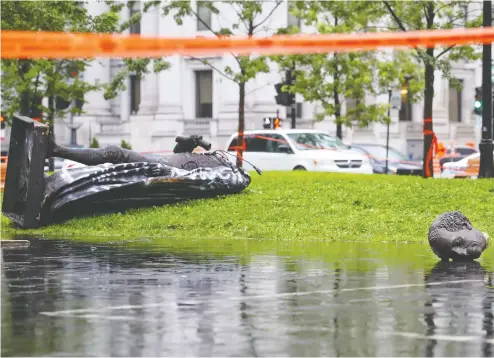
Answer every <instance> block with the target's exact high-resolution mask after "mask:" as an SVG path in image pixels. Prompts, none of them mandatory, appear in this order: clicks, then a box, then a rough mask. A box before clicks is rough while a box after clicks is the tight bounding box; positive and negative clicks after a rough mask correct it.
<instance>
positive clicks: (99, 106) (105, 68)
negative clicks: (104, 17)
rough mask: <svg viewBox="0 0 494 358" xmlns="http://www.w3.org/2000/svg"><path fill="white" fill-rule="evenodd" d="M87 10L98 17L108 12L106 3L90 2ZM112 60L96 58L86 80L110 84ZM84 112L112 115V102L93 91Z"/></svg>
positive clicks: (87, 96) (88, 69)
mask: <svg viewBox="0 0 494 358" xmlns="http://www.w3.org/2000/svg"><path fill="white" fill-rule="evenodd" d="M86 6H87V9H88V12H89V14H90V15H92V16H98V15H101V14H102V13H104V12H106V11H108V7H107V5H106V4H105V2H104V1H95V2H89V3H88V4H87V5H86ZM110 71H111V69H110V59H109V58H96V59H94V60H93V61H92V62H91V64H90V65H89V66H88V67H87V68H86V70H85V71H84V80H85V81H86V82H88V83H90V84H96V83H108V82H110V79H111V78H110ZM85 100H86V104H85V106H84V111H85V112H86V114H87V115H102V116H105V115H111V105H110V101H107V100H105V99H104V97H103V91H91V92H88V93H87V94H86V96H85Z"/></svg>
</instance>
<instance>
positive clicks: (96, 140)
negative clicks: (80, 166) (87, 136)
mask: <svg viewBox="0 0 494 358" xmlns="http://www.w3.org/2000/svg"><path fill="white" fill-rule="evenodd" d="M89 148H99V142H98V139H97V138H96V137H93V140H92V141H91V144H90V145H89Z"/></svg>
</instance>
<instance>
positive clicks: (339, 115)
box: [272, 1, 422, 138]
mask: <svg viewBox="0 0 494 358" xmlns="http://www.w3.org/2000/svg"><path fill="white" fill-rule="evenodd" d="M291 4H292V6H291V9H290V12H291V13H292V14H293V15H295V16H297V17H299V18H301V19H302V20H303V21H304V23H305V24H307V25H309V26H312V27H314V28H315V29H316V30H317V32H318V33H320V34H337V33H365V32H374V31H376V30H377V28H376V26H375V24H376V23H378V22H379V20H380V19H381V17H382V16H383V15H384V11H383V9H381V8H380V7H379V6H376V4H374V3H372V2H368V1H321V2H305V1H296V2H292V3H291ZM295 32H298V29H297V28H294V27H291V28H287V29H282V30H281V31H280V33H295ZM272 58H273V60H275V61H276V62H277V63H278V64H279V65H280V68H281V69H284V70H287V69H292V70H293V69H295V71H294V73H295V83H294V84H293V85H292V86H286V85H285V86H284V87H283V90H284V91H288V92H291V93H299V94H301V95H302V96H303V98H304V100H305V101H309V102H318V103H320V104H321V106H322V109H323V112H322V113H320V114H318V115H317V118H316V119H318V120H322V119H324V118H328V117H329V118H331V119H334V121H335V123H336V124H337V136H338V137H340V138H341V137H342V125H346V126H354V125H358V126H361V127H365V126H367V125H369V124H370V123H372V122H379V121H381V122H386V121H389V120H390V119H389V118H388V117H387V109H388V104H387V103H385V104H379V103H377V104H376V103H366V102H365V96H366V95H379V94H382V93H387V92H388V87H389V86H390V85H396V86H398V85H400V84H403V83H404V81H405V76H407V75H413V78H414V80H412V81H411V83H410V93H411V94H414V93H416V92H417V91H420V89H421V83H422V82H421V79H422V77H421V73H420V71H419V70H418V69H417V68H416V66H414V65H413V63H412V62H411V60H410V58H409V56H407V55H406V51H394V53H393V54H390V53H389V52H388V53H386V52H383V51H365V52H359V51H350V52H333V53H329V54H328V53H320V54H310V55H290V56H272ZM345 102H346V103H345ZM344 103H345V104H346V111H345V113H343V112H342V107H343V104H344Z"/></svg>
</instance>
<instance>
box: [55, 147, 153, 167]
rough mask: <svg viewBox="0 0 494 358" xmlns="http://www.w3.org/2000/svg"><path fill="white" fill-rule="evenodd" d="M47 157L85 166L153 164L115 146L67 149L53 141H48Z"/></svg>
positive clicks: (137, 154)
mask: <svg viewBox="0 0 494 358" xmlns="http://www.w3.org/2000/svg"><path fill="white" fill-rule="evenodd" d="M47 156H48V157H58V158H63V159H69V160H73V161H74V162H78V163H81V164H85V165H99V164H104V163H112V164H119V163H136V162H153V160H152V159H151V158H146V157H145V156H144V155H142V154H140V153H137V152H134V151H131V150H128V149H124V148H120V147H117V146H109V147H106V148H69V147H64V146H61V145H58V144H56V143H55V142H53V141H50V143H49V145H48V153H47Z"/></svg>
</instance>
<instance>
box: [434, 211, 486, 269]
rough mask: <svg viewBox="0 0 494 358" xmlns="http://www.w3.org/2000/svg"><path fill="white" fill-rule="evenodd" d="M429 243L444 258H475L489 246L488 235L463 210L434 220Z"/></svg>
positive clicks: (448, 213)
mask: <svg viewBox="0 0 494 358" xmlns="http://www.w3.org/2000/svg"><path fill="white" fill-rule="evenodd" d="M429 244H430V246H431V248H432V251H433V252H434V253H435V254H436V255H437V256H438V257H439V258H440V259H442V260H449V259H450V258H451V259H453V260H474V259H477V258H479V257H480V255H481V254H482V252H483V251H484V250H485V249H486V248H487V235H486V234H484V233H482V232H480V231H479V230H477V229H475V228H474V227H473V226H472V223H471V222H470V220H468V218H467V217H466V216H465V215H463V214H462V213H461V212H459V211H455V212H447V213H444V214H442V215H440V216H438V217H437V218H436V219H435V220H434V221H433V222H432V224H431V227H430V229H429Z"/></svg>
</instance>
